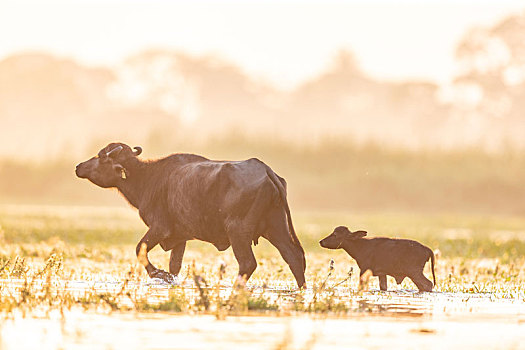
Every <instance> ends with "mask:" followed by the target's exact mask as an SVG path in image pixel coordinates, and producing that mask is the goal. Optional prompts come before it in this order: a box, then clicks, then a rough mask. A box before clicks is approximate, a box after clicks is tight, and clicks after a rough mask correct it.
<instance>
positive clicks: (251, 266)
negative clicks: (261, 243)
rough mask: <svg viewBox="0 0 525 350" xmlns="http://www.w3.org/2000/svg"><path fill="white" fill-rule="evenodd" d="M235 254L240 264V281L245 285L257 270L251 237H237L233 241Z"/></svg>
mask: <svg viewBox="0 0 525 350" xmlns="http://www.w3.org/2000/svg"><path fill="white" fill-rule="evenodd" d="M231 241H232V242H231V245H232V249H233V254H234V255H235V259H237V262H238V263H239V276H238V278H239V280H240V281H241V283H245V282H246V281H247V280H248V279H249V278H250V276H251V275H252V274H253V272H254V271H255V269H256V268H257V261H256V260H255V256H254V255H253V251H252V241H251V237H249V236H248V235H246V236H245V237H239V236H237V237H235V239H233V240H231Z"/></svg>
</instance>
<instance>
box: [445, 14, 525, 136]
mask: <svg viewBox="0 0 525 350" xmlns="http://www.w3.org/2000/svg"><path fill="white" fill-rule="evenodd" d="M456 59H457V61H458V63H459V74H458V76H457V78H456V80H455V85H456V87H457V88H458V89H457V90H458V91H462V92H463V93H464V94H463V96H464V97H465V99H463V102H466V103H465V104H466V105H467V107H468V108H467V112H468V113H471V115H474V116H475V118H477V119H479V121H478V122H480V123H484V125H485V127H486V128H487V130H489V131H488V132H489V135H488V136H489V137H496V138H497V137H499V138H500V139H501V140H500V141H501V143H506V144H508V143H516V142H517V143H521V144H522V145H524V144H525V143H524V142H523V139H524V137H525V117H524V116H523V111H524V110H525V12H523V13H521V14H517V15H513V16H510V17H508V18H505V19H504V20H502V21H501V22H499V23H498V24H496V25H494V26H493V27H491V28H475V29H473V30H471V31H469V32H468V33H467V35H466V36H465V37H464V38H463V40H462V41H461V42H460V44H459V45H458V47H457V50H456Z"/></svg>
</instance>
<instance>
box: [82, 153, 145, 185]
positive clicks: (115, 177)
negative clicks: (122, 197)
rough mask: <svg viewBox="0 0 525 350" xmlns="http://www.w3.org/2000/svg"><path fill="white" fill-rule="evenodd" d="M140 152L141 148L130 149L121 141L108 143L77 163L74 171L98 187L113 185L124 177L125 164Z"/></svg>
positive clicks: (125, 175) (125, 172) (125, 173)
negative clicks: (89, 157) (90, 156)
mask: <svg viewBox="0 0 525 350" xmlns="http://www.w3.org/2000/svg"><path fill="white" fill-rule="evenodd" d="M141 153H142V148H140V147H134V150H132V149H131V148H130V147H129V146H128V145H126V144H123V143H110V144H109V145H107V146H106V147H104V148H102V149H101V150H100V152H98V154H97V155H96V156H94V157H92V158H91V159H88V160H86V161H85V162H82V163H80V164H78V165H77V168H76V170H75V173H76V174H77V176H78V177H80V178H82V179H88V180H89V181H91V182H93V183H94V184H95V185H97V186H100V187H104V188H107V187H115V186H117V185H118V184H119V182H120V181H123V180H125V179H126V177H127V174H128V170H126V167H125V164H126V163H127V162H129V160H130V159H133V158H135V157H137V156H138V155H139V154H141Z"/></svg>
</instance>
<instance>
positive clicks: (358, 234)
mask: <svg viewBox="0 0 525 350" xmlns="http://www.w3.org/2000/svg"><path fill="white" fill-rule="evenodd" d="M352 236H354V238H361V237H364V236H366V231H355V232H352Z"/></svg>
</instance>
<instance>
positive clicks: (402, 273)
mask: <svg viewBox="0 0 525 350" xmlns="http://www.w3.org/2000/svg"><path fill="white" fill-rule="evenodd" d="M365 236H366V231H355V232H351V231H350V230H349V229H348V228H347V227H346V226H339V227H336V228H335V230H334V232H332V233H331V234H330V235H329V236H328V237H326V238H324V239H322V240H321V241H320V242H319V244H320V245H321V247H323V248H328V249H339V248H342V249H344V250H345V251H346V252H347V253H348V254H349V255H350V256H351V257H352V258H354V259H355V261H356V262H357V265H359V269H360V270H361V275H362V274H363V273H365V272H366V271H367V270H370V271H371V272H372V274H373V275H374V276H379V287H380V289H381V290H387V280H386V276H387V275H389V276H392V277H394V278H395V279H396V282H397V284H400V283H401V282H403V279H405V277H408V278H410V279H411V280H412V281H413V282H414V283H415V284H416V286H417V288H418V289H419V290H420V291H423V292H430V291H432V287H433V285H432V282H430V281H429V280H428V279H427V278H426V277H425V275H424V274H423V268H424V267H425V264H426V262H427V261H428V259H430V261H431V263H432V277H433V278H434V285H435V284H436V276H435V274H434V252H433V251H432V249H430V248H428V247H426V246H424V245H422V244H421V243H419V242H416V241H413V240H410V239H396V238H385V237H373V238H364V237H365Z"/></svg>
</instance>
